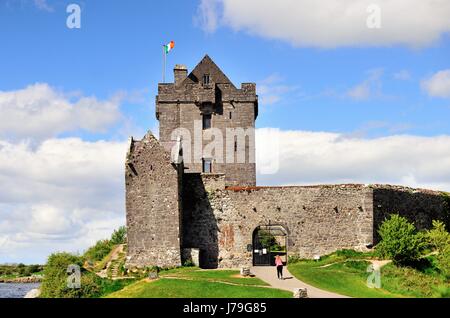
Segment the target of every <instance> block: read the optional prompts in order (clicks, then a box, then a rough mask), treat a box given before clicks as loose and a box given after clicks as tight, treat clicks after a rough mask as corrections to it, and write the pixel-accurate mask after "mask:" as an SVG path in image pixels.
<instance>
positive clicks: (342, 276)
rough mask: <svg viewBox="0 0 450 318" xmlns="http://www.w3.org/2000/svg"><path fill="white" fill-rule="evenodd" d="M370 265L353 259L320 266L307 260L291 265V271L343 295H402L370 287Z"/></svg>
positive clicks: (316, 284) (309, 282) (303, 279)
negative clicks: (368, 280)
mask: <svg viewBox="0 0 450 318" xmlns="http://www.w3.org/2000/svg"><path fill="white" fill-rule="evenodd" d="M358 263H359V264H358ZM322 265H323V264H322ZM368 265H369V263H368V262H365V261H360V262H355V261H353V262H344V263H337V264H334V265H331V266H328V267H324V268H320V267H319V266H321V265H318V264H314V263H313V262H309V261H305V262H301V263H296V264H293V265H289V272H291V273H292V275H294V276H295V277H297V278H298V279H300V280H302V281H304V282H305V283H308V284H311V285H313V286H316V287H318V288H321V289H324V290H328V291H332V292H336V293H338V294H342V295H347V296H351V297H364V298H386V297H388V298H389V297H401V295H397V294H394V293H391V292H389V291H386V290H384V289H382V288H380V289H376V288H368V287H367V285H366V280H367V276H368V273H366V271H365V270H366V268H367V266H368Z"/></svg>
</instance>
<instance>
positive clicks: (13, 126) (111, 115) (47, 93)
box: [0, 84, 121, 140]
mask: <svg viewBox="0 0 450 318" xmlns="http://www.w3.org/2000/svg"><path fill="white" fill-rule="evenodd" d="M71 99H73V98H71V97H70V96H68V95H64V94H63V93H60V92H58V91H56V90H55V89H53V88H52V87H50V86H49V85H48V84H35V85H30V86H28V87H26V88H25V89H21V90H16V91H0V114H1V116H0V137H3V138H4V139H5V138H7V139H9V140H17V139H23V138H25V139H33V140H43V139H45V138H49V137H53V136H56V135H58V134H60V133H62V132H69V131H75V130H79V129H82V130H85V131H89V132H103V131H105V130H106V129H107V128H108V127H110V126H111V125H112V124H114V123H115V122H117V120H118V119H119V118H120V117H121V114H120V111H119V103H120V98H112V99H111V100H106V101H99V100H97V99H96V98H95V97H82V96H81V97H78V99H77V100H75V101H71Z"/></svg>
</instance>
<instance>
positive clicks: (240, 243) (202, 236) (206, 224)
mask: <svg viewBox="0 0 450 318" xmlns="http://www.w3.org/2000/svg"><path fill="white" fill-rule="evenodd" d="M222 178H223V176H221V175H217V176H216V177H215V178H214V177H213V176H211V175H208V176H205V175H202V174H192V175H190V174H186V175H185V177H184V185H183V186H184V194H183V200H184V212H183V222H184V225H185V227H184V231H183V240H184V247H190V248H199V249H200V265H201V266H202V267H205V268H216V267H222V268H233V267H239V266H244V265H246V266H250V265H252V252H249V251H247V245H248V244H252V234H253V231H254V230H255V229H256V227H258V226H260V225H268V224H269V223H270V224H271V225H282V226H283V227H284V228H285V229H286V230H287V232H288V255H294V254H295V255H298V256H300V257H305V258H312V257H313V256H314V255H316V254H318V255H323V254H327V253H330V252H333V251H335V250H337V249H343V248H352V249H356V250H365V249H366V245H370V244H372V238H373V228H372V224H373V219H372V215H373V214H372V213H373V211H372V208H373V201H372V189H370V188H368V187H365V186H363V185H342V186H316V187H250V188H237V187H236V188H227V189H224V188H220V184H221V182H220V180H221V179H222Z"/></svg>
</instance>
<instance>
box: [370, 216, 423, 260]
mask: <svg viewBox="0 0 450 318" xmlns="http://www.w3.org/2000/svg"><path fill="white" fill-rule="evenodd" d="M378 233H379V234H380V236H381V242H380V243H378V245H377V246H376V251H377V253H378V255H379V256H381V257H384V258H390V259H392V261H393V262H394V263H395V264H403V265H406V264H410V263H412V262H414V261H416V260H417V259H418V258H419V257H420V256H421V253H422V251H423V250H424V248H425V246H426V241H425V239H424V235H422V234H421V233H417V230H416V228H415V227H414V224H412V223H410V222H408V220H407V219H405V218H404V217H401V216H399V215H398V214H392V215H391V216H390V218H389V219H387V220H385V221H384V222H383V224H381V226H380V229H379V230H378Z"/></svg>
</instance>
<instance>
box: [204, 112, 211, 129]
mask: <svg viewBox="0 0 450 318" xmlns="http://www.w3.org/2000/svg"><path fill="white" fill-rule="evenodd" d="M209 128H211V114H204V115H203V129H209Z"/></svg>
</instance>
